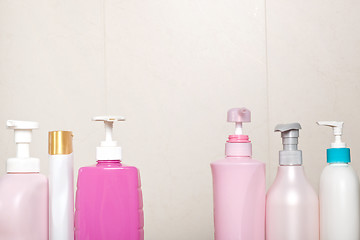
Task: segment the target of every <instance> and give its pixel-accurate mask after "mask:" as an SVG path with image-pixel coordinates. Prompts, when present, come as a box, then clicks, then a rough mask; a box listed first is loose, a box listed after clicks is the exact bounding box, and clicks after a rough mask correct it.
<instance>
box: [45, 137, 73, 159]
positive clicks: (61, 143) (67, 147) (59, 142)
mask: <svg viewBox="0 0 360 240" xmlns="http://www.w3.org/2000/svg"><path fill="white" fill-rule="evenodd" d="M72 137H73V134H72V132H70V131H52V132H49V154H50V155H60V154H70V153H72V152H73V146H72Z"/></svg>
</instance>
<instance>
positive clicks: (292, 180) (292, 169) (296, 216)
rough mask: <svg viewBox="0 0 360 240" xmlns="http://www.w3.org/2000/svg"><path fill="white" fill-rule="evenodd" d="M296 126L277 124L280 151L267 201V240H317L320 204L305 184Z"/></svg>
mask: <svg viewBox="0 0 360 240" xmlns="http://www.w3.org/2000/svg"><path fill="white" fill-rule="evenodd" d="M300 129H301V126H300V124H299V123H290V124H279V125H277V126H276V127H275V131H276V132H281V137H282V142H283V150H282V151H280V152H279V163H280V166H279V167H278V172H277V175H276V178H275V181H274V183H273V184H272V186H271V187H270V189H269V190H268V193H267V198H266V240H290V239H291V240H318V239H319V201H318V197H317V194H316V192H315V191H314V189H313V188H312V186H311V185H310V183H309V182H308V181H307V179H306V177H305V174H304V168H303V166H302V152H301V150H298V137H299V130H300Z"/></svg>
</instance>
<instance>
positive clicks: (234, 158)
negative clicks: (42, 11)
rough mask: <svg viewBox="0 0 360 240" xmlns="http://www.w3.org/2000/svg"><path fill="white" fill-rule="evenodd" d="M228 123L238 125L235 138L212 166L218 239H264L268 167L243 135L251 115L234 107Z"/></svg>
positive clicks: (233, 136) (228, 143) (216, 236)
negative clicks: (266, 174) (223, 157)
mask: <svg viewBox="0 0 360 240" xmlns="http://www.w3.org/2000/svg"><path fill="white" fill-rule="evenodd" d="M227 120H228V122H235V123H236V130H235V135H230V136H229V140H228V141H227V143H226V145H225V154H226V158H225V159H222V160H219V161H216V162H213V163H211V170H212V175H213V187H214V220H215V240H264V239H265V191H266V190H265V164H264V163H262V162H260V161H257V160H255V159H252V158H251V154H252V150H251V142H250V141H249V137H248V136H247V135H242V134H243V133H242V123H243V122H250V121H251V113H250V111H249V110H248V109H246V108H233V109H230V110H229V111H228V116H227Z"/></svg>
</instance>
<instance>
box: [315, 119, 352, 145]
mask: <svg viewBox="0 0 360 240" xmlns="http://www.w3.org/2000/svg"><path fill="white" fill-rule="evenodd" d="M317 124H318V125H320V126H326V127H332V128H333V132H334V136H335V142H333V143H331V148H346V143H344V142H342V141H341V135H342V128H343V125H344V122H336V121H319V122H317Z"/></svg>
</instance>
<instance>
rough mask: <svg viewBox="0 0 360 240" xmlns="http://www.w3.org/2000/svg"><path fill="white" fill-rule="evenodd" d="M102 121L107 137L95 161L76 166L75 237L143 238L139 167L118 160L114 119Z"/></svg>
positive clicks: (82, 239)
mask: <svg viewBox="0 0 360 240" xmlns="http://www.w3.org/2000/svg"><path fill="white" fill-rule="evenodd" d="M93 120H94V121H103V122H104V123H105V132H106V140H105V141H103V142H101V145H100V147H97V149H96V160H97V164H96V165H93V166H90V167H82V168H80V170H79V175H78V182H77V192H76V203H75V208H76V211H75V239H76V240H143V239H144V230H143V226H144V215H143V210H142V207H143V205H142V193H141V188H140V186H141V185H140V176H139V171H138V169H137V168H135V167H131V166H127V165H124V164H123V163H122V162H121V148H120V147H119V146H117V142H116V141H113V139H112V128H113V123H114V122H115V121H124V120H125V119H124V118H122V117H110V116H109V117H95V118H93Z"/></svg>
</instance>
